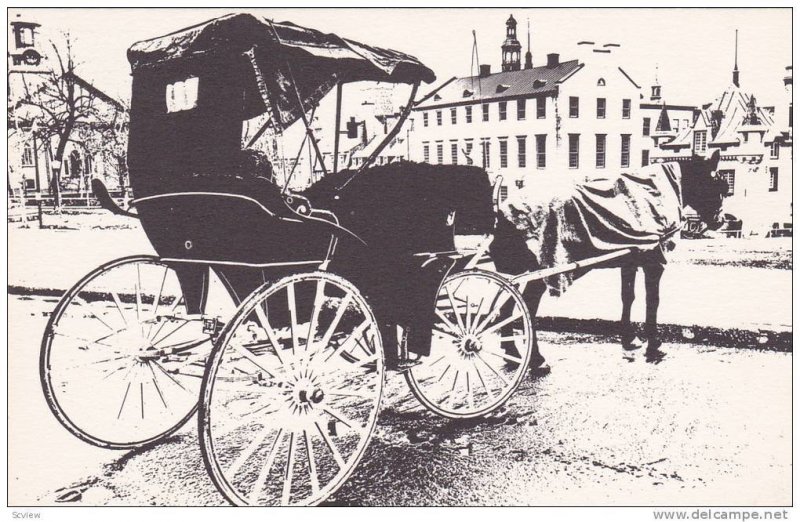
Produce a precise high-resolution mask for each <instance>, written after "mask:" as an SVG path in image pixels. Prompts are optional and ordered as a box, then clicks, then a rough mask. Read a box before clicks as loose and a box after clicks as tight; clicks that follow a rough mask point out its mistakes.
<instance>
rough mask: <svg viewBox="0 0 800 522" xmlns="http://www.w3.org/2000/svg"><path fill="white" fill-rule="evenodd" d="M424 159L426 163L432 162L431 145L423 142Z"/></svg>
mask: <svg viewBox="0 0 800 522" xmlns="http://www.w3.org/2000/svg"><path fill="white" fill-rule="evenodd" d="M422 161H423V162H425V163H430V162H431V146H430V145H428V144H427V143H423V144H422Z"/></svg>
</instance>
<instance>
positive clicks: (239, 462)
mask: <svg viewBox="0 0 800 522" xmlns="http://www.w3.org/2000/svg"><path fill="white" fill-rule="evenodd" d="M239 426H241V424H239V425H237V428H238V427H239ZM271 431H272V426H264V429H262V430H261V432H260V433H259V434H258V435H257V436H255V437H253V440H252V442H250V444H248V445H247V447H246V448H245V449H244V450H243V451H242V452H241V453H239V455H238V456H237V457H236V460H234V461H233V464H231V467H229V468H228V471H227V472H226V474H227V475H228V476H230V478H231V480H233V479H234V478H235V477H236V474H237V473H238V472H239V470H240V469H241V467H242V466H243V465H244V463H245V462H247V459H249V458H250V457H251V456H252V455H253V453H254V452H255V451H256V450H257V449H258V448H259V446H261V444H262V443H263V442H264V440H265V439H266V438H267V435H269V434H270V432H271Z"/></svg>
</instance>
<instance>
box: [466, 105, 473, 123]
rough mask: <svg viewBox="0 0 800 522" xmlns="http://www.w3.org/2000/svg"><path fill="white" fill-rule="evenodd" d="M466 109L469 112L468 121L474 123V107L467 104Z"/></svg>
mask: <svg viewBox="0 0 800 522" xmlns="http://www.w3.org/2000/svg"><path fill="white" fill-rule="evenodd" d="M464 109H465V110H466V114H467V123H472V107H471V106H469V105H467V106H466V107H464Z"/></svg>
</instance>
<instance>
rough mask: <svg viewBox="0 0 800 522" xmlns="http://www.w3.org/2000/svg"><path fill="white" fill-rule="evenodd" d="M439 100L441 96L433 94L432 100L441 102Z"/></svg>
mask: <svg viewBox="0 0 800 522" xmlns="http://www.w3.org/2000/svg"><path fill="white" fill-rule="evenodd" d="M441 99H442V97H441V96H439V95H438V94H434V95H433V100H434V101H439V100H441Z"/></svg>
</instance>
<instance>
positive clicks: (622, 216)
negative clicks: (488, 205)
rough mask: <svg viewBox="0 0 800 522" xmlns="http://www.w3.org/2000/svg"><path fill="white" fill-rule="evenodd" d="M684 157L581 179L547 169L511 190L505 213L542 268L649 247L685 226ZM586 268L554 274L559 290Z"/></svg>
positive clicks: (553, 286) (552, 285) (553, 289)
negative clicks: (683, 218)
mask: <svg viewBox="0 0 800 522" xmlns="http://www.w3.org/2000/svg"><path fill="white" fill-rule="evenodd" d="M680 176H681V173H680V167H679V165H678V164H677V163H664V164H654V165H649V166H647V167H642V168H641V170H639V171H638V172H623V173H620V174H617V175H611V176H608V177H602V178H594V179H591V180H588V181H582V182H576V181H575V180H574V179H573V178H571V177H569V176H564V175H563V173H551V174H545V175H543V176H541V177H537V178H536V181H535V182H532V183H529V184H527V185H526V186H525V187H523V188H521V189H519V190H518V191H515V192H514V193H512V194H510V195H509V198H508V199H507V200H506V201H505V202H503V203H502V204H501V205H500V209H501V212H502V214H503V215H504V217H505V218H506V219H507V220H508V221H509V222H510V223H511V224H513V225H514V226H515V227H516V229H517V230H519V231H522V232H524V234H525V238H526V244H527V246H528V249H530V251H531V252H532V253H533V255H534V256H536V260H537V262H538V264H539V266H540V267H541V268H549V267H553V266H558V265H564V264H568V263H572V262H575V261H580V260H582V259H587V258H590V257H595V256H599V255H602V254H607V253H610V252H613V251H615V250H620V249H624V248H631V247H633V248H637V249H640V250H650V249H654V248H661V247H662V246H663V243H664V242H665V241H666V240H667V239H668V238H669V237H670V236H671V235H672V234H674V233H675V232H676V231H678V230H679V229H680V227H681V218H682V216H681V214H682V207H683V205H682V195H681V179H680ZM580 274H581V272H577V273H576V272H574V271H573V272H566V273H563V274H559V275H557V276H553V277H550V278H547V279H546V280H545V284H546V285H547V287H548V289H549V290H550V293H551V294H552V295H560V294H561V293H563V292H564V291H565V290H566V289H567V287H569V285H571V284H572V282H573V281H574V279H575V278H576V277H578V276H579V275H580Z"/></svg>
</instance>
